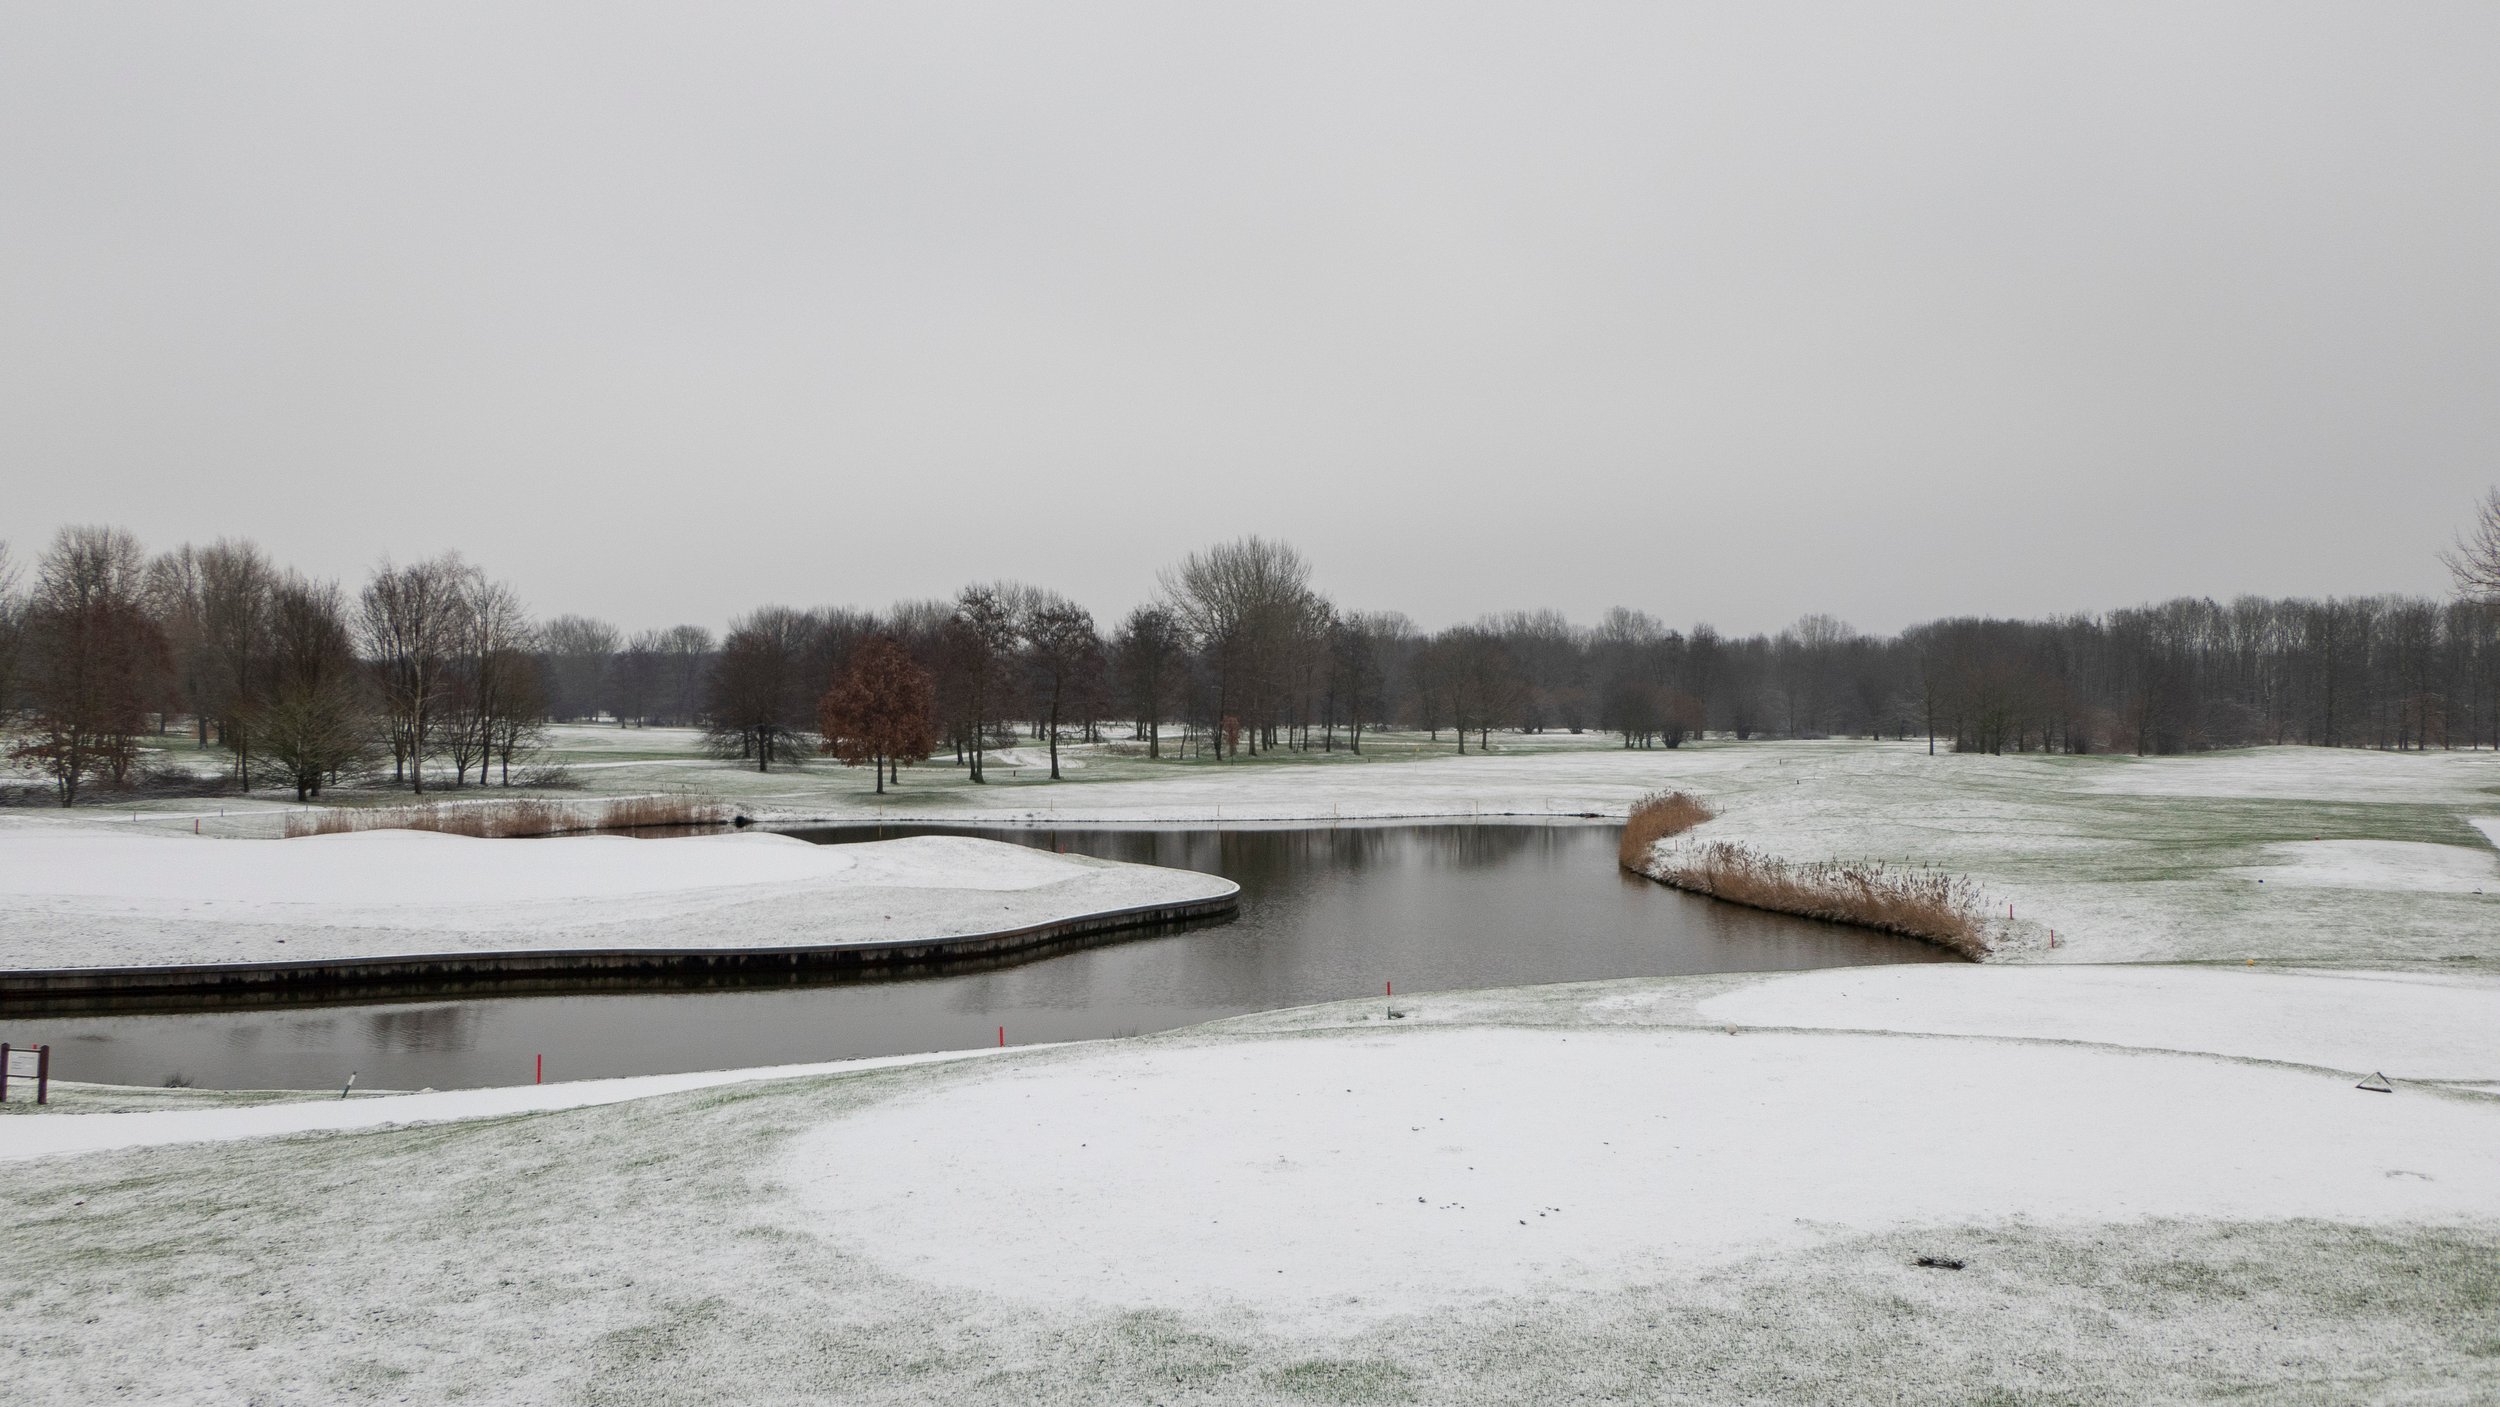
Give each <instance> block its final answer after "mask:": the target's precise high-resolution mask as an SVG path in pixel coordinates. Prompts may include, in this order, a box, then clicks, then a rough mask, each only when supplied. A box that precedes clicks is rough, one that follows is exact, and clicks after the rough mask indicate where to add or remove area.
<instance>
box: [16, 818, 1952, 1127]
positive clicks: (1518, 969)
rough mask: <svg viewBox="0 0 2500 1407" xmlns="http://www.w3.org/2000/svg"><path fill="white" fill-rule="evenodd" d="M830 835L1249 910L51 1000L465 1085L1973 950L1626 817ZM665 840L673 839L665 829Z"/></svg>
mask: <svg viewBox="0 0 2500 1407" xmlns="http://www.w3.org/2000/svg"><path fill="white" fill-rule="evenodd" d="M794 834H797V835H799V836H801V837H802V838H804V839H808V840H812V841H818V842H822V843H825V844H845V843H850V842H856V841H865V840H877V839H889V838H893V837H897V836H905V835H932V834H949V835H979V836H985V837H989V838H991V839H996V840H1006V841H1013V842H1016V843H1020V844H1025V845H1035V846H1042V847H1047V848H1054V849H1064V850H1069V851H1078V852H1082V853H1085V854H1088V855H1098V856H1104V857H1107V858H1110V859H1116V860H1134V861H1139V862H1143V863H1147V864H1156V865H1169V866H1174V867H1182V868H1189V869H1196V870H1205V871H1210V872H1213V873H1216V874H1221V875H1224V876H1225V877H1227V878H1229V879H1232V880H1234V881H1235V882H1237V883H1239V884H1240V885H1241V887H1242V903H1241V914H1240V917H1239V918H1238V919H1236V920H1235V921H1233V922H1231V923H1228V924H1220V925H1214V926H1208V927H1200V928H1194V929H1190V930H1186V931H1180V932H1169V933H1162V934H1157V935H1153V936H1146V937H1141V938H1137V939H1135V940H1133V941H1126V942H1114V943H1111V944H1109V945H1107V946H1103V947H1096V948H1088V949H1084V950H1082V951H1078V952H1073V953H1065V954H1061V955H1059V956H1055V957H1048V958H1043V959H1040V960H1038V961H1035V962H1032V963H1028V964H1025V965H1022V966H1017V967H1010V968H1003V969H998V970H993V971H987V972H979V973H970V974H964V975H956V976H944V977H927V978H916V979H911V980H906V981H894V982H872V983H861V984H840V985H805V986H766V987H739V988H727V989H723V988H710V989H705V990H699V991H683V992H652V991H633V992H613V993H579V994H568V995H553V996H492V995H477V996H465V995H464V996H460V997H457V998H453V999H447V1000H425V1001H404V1002H388V1003H372V1004H362V1005H340V1006H303V1005H288V1006H275V1007H271V1006H262V1007H244V1008H236V1009H225V1010H210V1011H190V1012H176V1013H167V1014H154V1015H114V1016H78V1017H31V1018H24V1019H12V1020H10V1021H9V1022H7V1023H6V1031H5V1038H6V1039H8V1040H10V1041H12V1042H15V1043H18V1044H32V1043H35V1042H38V1041H45V1042H50V1043H51V1044H52V1045H53V1046H54V1062H55V1063H54V1069H55V1071H56V1072H57V1074H58V1076H59V1077H60V1078H62V1079H70V1080H93V1081H101V1082H105V1083H114V1084H144V1085H157V1084H163V1083H165V1082H166V1081H167V1080H168V1079H170V1078H173V1077H176V1076H179V1077H181V1078H183V1079H186V1080H189V1081H191V1082H193V1083H195V1084H198V1085H200V1086H202V1087H206V1088H221V1089H289V1088H291V1089H314V1088H323V1087H336V1086H338V1085H339V1084H341V1083H343V1082H344V1081H345V1080H346V1079H347V1077H348V1075H349V1074H350V1073H351V1072H353V1073H354V1074H355V1075H356V1077H357V1079H356V1083H357V1087H358V1088H360V1089H417V1088H422V1087H427V1086H431V1087H434V1088H438V1089H450V1088H458V1087H466V1086H477V1085H499V1084H519V1083H527V1082H528V1081H529V1080H530V1079H531V1078H532V1076H533V1074H534V1073H535V1071H536V1069H537V1066H536V1063H535V1062H536V1061H537V1059H538V1057H540V1056H542V1055H543V1056H544V1057H545V1069H546V1077H547V1078H548V1079H550V1080H573V1079H588V1078H593V1077H597V1076H606V1075H639V1074H655V1073H661V1072H667V1071H677V1070H706V1069H727V1068H735V1067H741V1066H749V1065H779V1064H790V1063H796V1062H803V1061H818V1060H838V1059H843V1058H845V1057H849V1056H858V1055H886V1054H899V1053H904V1052H911V1051H924V1050H951V1049H960V1048H962V1047H965V1046H974V1045H989V1044H993V1043H995V1042H996V1040H997V1039H998V1028H999V1027H1002V1026H1003V1027H1005V1028H1006V1036H1007V1041H1008V1043H1009V1044H1011V1045H1019V1044H1027V1043H1035V1042H1042V1041H1063V1040H1082V1039H1086V1038H1089V1037H1099V1036H1119V1035H1131V1034H1136V1033H1140V1032H1146V1031H1160V1030H1168V1029H1171V1028H1173V1027H1176V1026H1187V1025H1191V1024H1193V1023H1196V1022H1200V1021H1208V1020H1213V1019H1215V1018H1217V1017H1223V1016H1233V1015H1238V1014H1240V1013H1243V1012H1249V1011H1264V1010H1270V1009H1273V1008H1277V1007H1287V1006H1301V1005H1306V1004H1309V1003H1312V1002H1324V1001H1334V1000H1339V999H1342V998H1348V997H1361V996H1377V995H1380V994H1381V992H1382V990H1383V988H1384V985H1385V984H1388V983H1395V984H1396V986H1397V990H1398V991H1399V992H1400V993H1402V994H1403V993H1422V992H1429V991H1436V990H1444V991H1446V990H1455V989H1461V988H1471V987H1505V986H1518V985H1524V984H1529V983H1538V982H1570V981H1580V980H1586V979H1592V978H1607V977H1645V976H1667V975H1672V974H1677V973H1696V972H1739V971H1770V970H1786V969H1797V968H1814V967H1848V966H1857V965H1863V964H1870V963H1894V962H1944V961H1954V960H1955V959H1953V958H1951V957H1950V956H1949V955H1947V954H1945V953H1943V952H1941V951H1939V950H1937V949H1935V948H1931V947H1929V946H1927V945H1925V944H1922V943H1915V942H1911V941H1909V940H1906V939H1898V938H1890V937H1885V936H1883V935H1880V934H1873V933H1867V932H1862V931H1860V930H1856V929H1851V928H1845V927H1841V926H1839V925H1835V924H1827V923H1818V922H1813V921H1810V920H1805V919H1793V918H1786V917H1782V916H1779V915H1774V914H1764V913H1757V912H1755V911H1753V910H1750V909H1741V908H1737V907H1734V906H1732V905H1728V904H1722V903H1719V902H1717V901H1714V900H1709V899H1701V898H1696V897H1694V896H1691V895H1687V894H1681V893H1677V892H1676V891H1674V890H1670V889H1667V888H1665V887H1663V886H1661V885H1657V884H1653V883H1651V882H1650V881H1648V880H1644V879H1639V878H1636V877H1634V876H1631V875H1627V874H1624V873H1622V872H1621V871H1620V870H1619V869H1617V868H1616V866H1615V858H1614V855H1615V837H1616V831H1615V828H1614V827H1612V826H1606V825H1515V824H1497V823H1482V824H1433V825H1395V826H1328V827H1318V828H1304V829H1227V830H1120V829H1083V830H1048V829H974V828H953V827H929V826H886V827H838V828H828V829H818V830H805V831H797V832H794ZM649 843H650V844H654V845H666V844H669V843H670V842H668V841H665V840H654V841H651V842H649Z"/></svg>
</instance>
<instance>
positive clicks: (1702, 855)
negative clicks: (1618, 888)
mask: <svg viewBox="0 0 2500 1407" xmlns="http://www.w3.org/2000/svg"><path fill="white" fill-rule="evenodd" d="M1644 873H1646V874H1648V875H1650V877H1651V878H1653V879H1656V880H1658V881H1660V882H1661V883H1664V884H1670V885H1673V886H1674V887H1676V888H1678V889H1686V890H1690V891H1692V892H1693V893H1696V894H1707V895H1709V896H1710V897H1712V898H1714V899H1725V900H1727V901H1728V902H1729V903H1732V904H1743V905H1745V906H1747V907H1749V908H1756V909H1768V910H1770V911H1771V912H1773V913H1781V914H1799V915H1802V916H1804V917H1806V918H1819V919H1829V920H1831V921H1832V922H1834V923H1853V924H1856V925H1858V926H1859V927H1861V928H1872V929H1876V930H1879V931H1881V932H1884V933H1897V934H1900V935H1901V936H1902V937H1904V938H1920V939H1924V940H1926V941H1927V942H1930V943H1934V944H1936V945H1938V946H1939V947H1944V948H1950V949H1952V950H1953V951H1954V952H1957V953H1960V954H1961V955H1962V956H1964V957H1966V958H1969V959H1971V960H1972V961H1974V962H1976V961H1978V960H1979V959H1982V958H1985V957H1986V956H1987V955H1988V936H1987V928H1986V924H1985V921H1984V920H1983V919H1982V918H1981V914H1982V913H1983V912H1984V911H1985V898H1984V896H1983V895H1981V893H1980V892H1979V886H1977V885H1975V884H1973V883H1971V882H1970V881H1969V880H1968V879H1965V878H1963V877H1961V876H1959V875H1949V874H1946V873H1945V872H1944V871H1942V870H1895V869H1887V868H1886V867H1884V866H1883V865H1881V864H1875V863H1852V862H1849V861H1843V860H1818V861H1813V862H1809V863H1792V862H1790V861H1787V860H1782V859H1779V858H1778V857H1776V856H1771V855H1765V854H1762V853H1761V852H1759V851H1755V850H1748V849H1746V848H1745V847H1744V846H1741V845H1733V844H1729V843H1728V842H1725V841H1717V842H1713V843H1711V844H1708V845H1696V846H1691V847H1689V848H1683V849H1679V850H1678V851H1676V852H1674V853H1671V854H1669V855H1667V856H1665V857H1663V859H1662V861H1661V863H1659V865H1658V866H1657V868H1655V869H1651V870H1646V871H1644Z"/></svg>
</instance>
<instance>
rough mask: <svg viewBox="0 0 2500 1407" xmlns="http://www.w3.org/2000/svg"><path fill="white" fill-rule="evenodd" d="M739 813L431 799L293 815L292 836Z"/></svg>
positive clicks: (589, 826)
mask: <svg viewBox="0 0 2500 1407" xmlns="http://www.w3.org/2000/svg"><path fill="white" fill-rule="evenodd" d="M734 814H735V810H734V808H732V807H731V806H729V805H728V804H727V803H726V802H720V801H706V800H699V799H696V798H692V797H684V796H623V797H618V798H617V799H616V800H614V801H608V802H574V801H549V800H546V799H545V798H542V797H535V796H524V797H516V798H514V799H512V800H509V801H471V802H453V803H444V802H439V801H427V802H421V803H418V804H416V805H413V806H382V807H376V808H374V809H371V810H365V811H350V810H329V811H314V812H309V813H304V814H298V815H292V816H289V817H287V818H286V833H287V835H288V836H290V837H294V836H305V835H338V834H342V833H344V832H348V831H381V830H401V831H436V832H439V833H441V834H444V835H466V836H474V837H476V838H478V839H480V840H517V839H521V838H523V837H528V836H548V835H589V834H594V833H597V832H601V831H644V830H667V829H676V828H679V827H691V826H718V825H726V824H728V823H729V821H730V818H731V817H732V816H733V815H734Z"/></svg>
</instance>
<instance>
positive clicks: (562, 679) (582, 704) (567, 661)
mask: <svg viewBox="0 0 2500 1407" xmlns="http://www.w3.org/2000/svg"><path fill="white" fill-rule="evenodd" d="M542 634H543V636H544V639H545V647H546V651H547V665H548V674H549V676H550V679H551V681H552V685H553V688H554V691H555V698H554V699H553V700H552V703H553V710H552V711H553V712H554V714H555V716H556V717H558V718H564V719H575V718H595V717H597V716H598V714H599V711H600V709H601V707H602V706H603V705H604V704H605V703H606V702H607V688H608V665H609V662H610V661H611V660H613V659H614V658H615V656H616V647H617V645H618V644H619V643H620V641H621V640H622V637H621V636H619V635H618V633H617V629H616V627H615V626H613V625H610V624H608V623H607V622H606V621H603V620H593V619H591V618H590V617H588V616H557V617H556V618H555V619H553V620H551V621H549V622H547V625H546V628H545V630H544V631H543V632H542ZM619 721H620V722H621V721H622V720H619Z"/></svg>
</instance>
